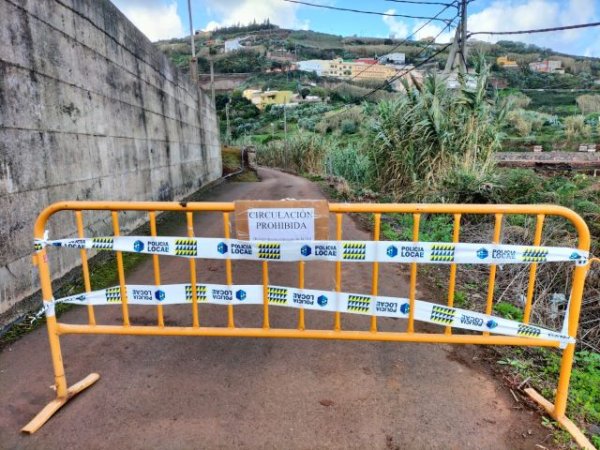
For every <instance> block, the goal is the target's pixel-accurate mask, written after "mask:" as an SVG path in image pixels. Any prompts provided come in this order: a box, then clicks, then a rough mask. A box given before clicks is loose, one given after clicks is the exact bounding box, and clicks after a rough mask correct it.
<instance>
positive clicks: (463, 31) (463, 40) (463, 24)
mask: <svg viewBox="0 0 600 450" xmlns="http://www.w3.org/2000/svg"><path fill="white" fill-rule="evenodd" d="M460 12H461V17H460V55H461V61H460V67H461V68H462V71H463V73H467V0H462V2H461V11H460Z"/></svg>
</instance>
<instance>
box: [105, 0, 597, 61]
mask: <svg viewBox="0 0 600 450" xmlns="http://www.w3.org/2000/svg"><path fill="white" fill-rule="evenodd" d="M309 2H310V3H320V4H326V5H333V6H339V7H346V8H355V9H368V10H371V11H380V12H391V13H396V14H407V15H417V16H433V15H435V14H437V13H438V12H439V11H440V9H441V8H443V7H442V6H439V5H437V6H435V5H410V4H401V3H393V2H391V1H385V0H369V1H368V2H367V1H364V0H309ZM113 3H115V5H116V6H117V7H118V8H119V9H120V10H121V11H123V13H125V15H126V16H127V17H128V18H129V19H130V20H131V21H132V22H133V23H134V24H135V25H136V26H137V27H138V28H140V29H141V30H142V31H143V32H144V33H145V34H146V35H147V36H148V37H149V38H150V39H151V40H153V41H156V40H159V39H168V38H172V37H182V36H185V35H187V34H189V31H188V30H189V22H188V11H187V0H113ZM192 9H193V22H194V29H211V28H215V27H218V26H222V25H231V24H235V23H242V24H244V23H248V22H251V21H252V20H254V19H256V20H257V21H262V20H264V19H266V18H269V19H270V20H271V22H272V23H275V24H277V25H279V26H282V27H285V28H296V29H311V30H315V31H322V32H325V33H332V34H340V35H345V36H347V35H354V34H356V35H359V36H379V37H388V36H390V35H394V36H396V37H398V38H402V37H406V36H407V35H409V34H411V33H413V32H414V31H415V30H416V29H417V28H419V27H420V26H421V25H422V24H423V21H420V20H414V19H402V18H397V17H382V16H373V15H365V14H356V13H351V12H342V11H331V10H325V9H321V8H313V7H309V6H302V5H298V4H293V3H288V2H285V1H283V0H192ZM454 15H455V12H454V10H453V9H452V8H450V9H448V10H446V12H445V13H444V14H442V15H441V17H446V18H452V17H453V16H454ZM586 22H600V0H474V1H473V2H472V3H470V4H469V18H468V28H469V31H508V30H515V29H530V28H547V27H553V26H561V25H569V24H579V23H586ZM443 26H444V24H443V23H441V22H433V23H431V24H429V25H427V26H426V27H425V28H423V29H422V30H421V31H420V32H419V33H417V35H416V37H417V38H422V37H427V36H435V35H438V34H440V33H441V34H440V37H439V39H438V42H447V41H448V39H450V38H451V36H452V32H451V31H450V32H449V31H448V30H443V29H442V27H443ZM478 39H482V40H497V39H498V38H491V37H484V36H478ZM502 39H512V40H520V41H523V42H528V43H533V44H537V45H539V46H543V47H550V48H552V49H554V50H557V51H560V52H565V53H571V54H576V55H585V56H596V57H600V27H599V28H587V29H582V30H574V31H563V32H556V33H546V34H538V35H519V36H514V37H512V38H507V37H502Z"/></svg>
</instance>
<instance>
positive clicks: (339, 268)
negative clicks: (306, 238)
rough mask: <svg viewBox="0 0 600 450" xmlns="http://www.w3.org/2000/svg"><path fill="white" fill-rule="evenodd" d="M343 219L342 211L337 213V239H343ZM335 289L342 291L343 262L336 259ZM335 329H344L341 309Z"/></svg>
mask: <svg viewBox="0 0 600 450" xmlns="http://www.w3.org/2000/svg"><path fill="white" fill-rule="evenodd" d="M342 219H343V215H342V214H341V213H337V214H336V215H335V239H336V240H338V241H341V240H342ZM335 291H336V292H341V291H342V262H341V261H336V263H335ZM337 300H338V299H336V301H337ZM338 306H339V305H338ZM333 329H334V330H335V331H340V330H341V329H342V315H341V313H340V312H339V311H336V312H335V319H334V323H333Z"/></svg>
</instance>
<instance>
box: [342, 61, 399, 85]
mask: <svg viewBox="0 0 600 450" xmlns="http://www.w3.org/2000/svg"><path fill="white" fill-rule="evenodd" d="M351 70H352V71H351V76H352V78H355V79H357V80H382V81H383V80H387V79H389V78H392V77H393V76H395V75H396V74H397V73H398V69H396V68H394V67H391V66H384V65H383V64H368V63H358V62H357V63H352V69H351Z"/></svg>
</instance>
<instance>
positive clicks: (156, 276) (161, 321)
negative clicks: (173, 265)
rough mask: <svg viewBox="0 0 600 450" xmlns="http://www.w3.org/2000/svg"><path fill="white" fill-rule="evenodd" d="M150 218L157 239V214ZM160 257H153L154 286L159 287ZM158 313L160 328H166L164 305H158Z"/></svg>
mask: <svg viewBox="0 0 600 450" xmlns="http://www.w3.org/2000/svg"><path fill="white" fill-rule="evenodd" d="M148 215H149V216H150V234H151V235H152V237H156V235H157V232H156V213H155V212H154V211H150V212H148ZM158 258H159V256H158V255H156V254H154V255H152V267H153V268H154V284H155V285H156V286H157V287H158V286H160V262H159V259H158ZM156 313H157V315H158V326H159V327H164V326H165V316H164V311H163V305H156Z"/></svg>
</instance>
